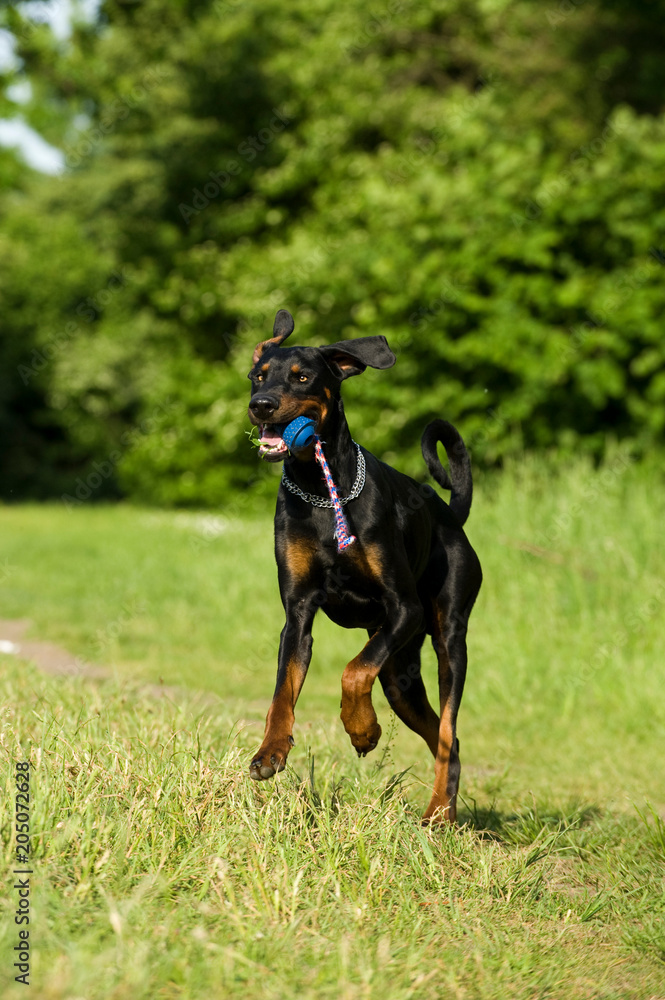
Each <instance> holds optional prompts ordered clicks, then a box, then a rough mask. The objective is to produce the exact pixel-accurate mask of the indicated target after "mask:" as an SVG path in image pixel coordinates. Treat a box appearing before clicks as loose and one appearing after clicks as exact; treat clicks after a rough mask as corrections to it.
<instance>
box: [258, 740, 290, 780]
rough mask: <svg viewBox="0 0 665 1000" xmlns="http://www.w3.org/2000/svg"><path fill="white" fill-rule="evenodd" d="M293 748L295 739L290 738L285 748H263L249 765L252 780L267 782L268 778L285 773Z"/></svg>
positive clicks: (274, 746)
mask: <svg viewBox="0 0 665 1000" xmlns="http://www.w3.org/2000/svg"><path fill="white" fill-rule="evenodd" d="M292 746H294V742H293V737H292V736H289V738H288V744H287V746H285V747H280V746H276V745H273V746H266V747H261V749H260V750H259V751H258V752H257V754H256V756H255V757H254V759H253V761H252V763H251V764H250V765H249V776H250V778H253V779H254V781H265V780H266V778H272V777H273V775H275V774H276V773H277V772H278V771H283V770H284V768H285V767H286V758H287V757H288V755H289V750H290V749H291V747H292Z"/></svg>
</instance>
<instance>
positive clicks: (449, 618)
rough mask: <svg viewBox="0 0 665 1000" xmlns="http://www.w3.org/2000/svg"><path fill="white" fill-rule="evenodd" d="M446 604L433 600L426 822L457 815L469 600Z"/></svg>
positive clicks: (452, 818)
mask: <svg viewBox="0 0 665 1000" xmlns="http://www.w3.org/2000/svg"><path fill="white" fill-rule="evenodd" d="M474 597H475V595H474ZM447 604H448V602H443V601H437V602H436V604H435V607H434V625H433V629H432V645H433V646H434V651H435V652H436V655H437V659H438V663H439V704H440V709H441V717H440V720H439V732H438V746H437V750H436V759H435V764H434V790H433V792H432V798H431V800H430V803H429V805H428V807H427V809H426V810H425V814H424V816H423V821H424V822H427V823H430V822H434V823H438V822H443V821H446V820H447V821H449V822H450V823H454V822H455V820H456V818H457V792H458V789H459V779H460V758H459V740H458V739H457V713H458V711H459V706H460V702H461V700H462V692H463V691H464V681H465V678H466V663H467V655H466V631H467V622H468V618H469V614H470V612H471V607H472V605H473V600H471V601H470V602H468V605H467V606H466V607H465V608H463V609H462V610H460V611H456V610H451V609H450V607H449V605H448V606H447Z"/></svg>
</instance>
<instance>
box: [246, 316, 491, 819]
mask: <svg viewBox="0 0 665 1000" xmlns="http://www.w3.org/2000/svg"><path fill="white" fill-rule="evenodd" d="M292 331H293V319H292V317H291V315H290V313H288V312H287V311H286V310H284V309H281V310H280V311H279V312H278V313H277V317H276V319H275V325H274V330H273V336H272V337H271V338H270V339H269V340H265V341H263V342H262V343H260V344H257V346H256V349H255V351H254V357H253V365H252V370H251V371H250V373H249V376H248V377H249V378H250V379H251V382H252V396H251V400H250V403H249V418H250V420H251V421H252V423H253V424H255V425H257V426H258V427H259V438H260V450H259V454H260V455H261V457H262V458H264V459H266V460H268V461H273V462H276V461H285V460H286V464H285V469H284V473H285V474H284V479H283V480H282V483H281V485H280V488H279V493H278V497H277V511H276V514H275V553H276V558H277V567H278V576H279V588H280V593H281V597H282V602H283V604H284V609H285V612H286V624H285V626H284V629H283V631H282V634H281V642H280V647H279V663H278V669H277V685H276V688H275V694H274V697H273V700H272V704H271V706H270V710H269V711H268V717H267V720H266V730H265V736H264V738H263V743H262V744H261V747H260V749H259V750H258V751H257V753H256V755H255V757H254V759H253V760H252V763H251V765H250V774H251V776H252V777H253V778H256V779H257V780H260V779H262V778H270V777H272V776H273V775H274V774H275V772H276V771H281V770H282V769H283V768H284V765H285V763H286V759H287V757H288V754H289V750H290V749H291V747H292V746H293V745H294V742H293V735H292V730H293V722H294V708H295V704H296V701H297V699H298V695H299V694H300V690H301V688H302V685H303V682H304V680H305V675H306V674H307V668H308V666H309V662H310V658H311V654H312V622H313V620H314V616H315V614H316V612H317V610H318V609H319V608H320V609H321V610H322V611H324V612H325V614H326V615H327V616H328V617H329V618H331V619H332V621H334V622H336V623H337V624H338V625H341V626H342V627H344V628H364V629H367V631H368V634H369V641H368V642H367V643H366V645H365V647H364V648H363V649H362V651H361V652H360V653H358V655H357V656H356V657H354V659H353V660H351V662H350V663H349V664H347V666H346V668H345V670H344V673H343V674H342V702H341V706H342V713H341V717H342V722H343V723H344V728H345V729H346V732H347V733H348V735H349V736H350V738H351V742H352V744H353V746H354V747H355V749H356V751H357V752H358V754H359V755H363V756H364V755H365V754H366V753H368V752H369V751H370V750H373V749H374V748H375V747H376V745H377V743H378V741H379V737H380V736H381V727H380V726H379V724H378V721H377V717H376V713H375V711H374V708H373V706H372V686H373V684H374V681H375V679H376V678H377V677H378V678H379V680H380V682H381V685H382V687H383V690H384V692H385V695H386V697H387V699H388V702H389V704H390V706H391V708H392V709H393V710H394V712H395V713H396V714H397V716H398V717H399V718H400V719H402V721H403V722H405V723H406V725H407V726H409V728H410V729H412V730H413V731H414V732H416V733H418V735H419V736H422V738H423V739H424V740H425V742H426V743H427V746H428V747H429V749H430V751H431V752H432V755H433V756H434V759H435V779H434V791H433V793H432V798H431V801H430V803H429V806H428V807H427V810H426V812H425V815H424V817H423V819H424V820H425V821H428V822H429V821H441V820H449V821H451V822H454V820H455V818H456V799H457V791H458V786H459V775H460V759H459V741H458V739H457V735H456V722H457V712H458V709H459V706H460V701H461V698H462V691H463V688H464V679H465V675H466V662H467V654H466V631H467V623H468V620H469V615H470V613H471V609H472V607H473V604H474V601H475V599H476V596H477V594H478V591H479V589H480V584H481V580H482V574H481V570H480V563H479V561H478V557H477V556H476V554H475V552H474V550H473V549H472V548H471V545H470V544H469V542H468V540H467V538H466V535H465V534H464V531H463V529H462V525H463V524H464V522H465V521H466V519H467V516H468V514H469V509H470V507H471V493H472V483H471V465H470V460H469V455H468V452H467V450H466V448H465V447H464V443H463V441H462V439H461V437H460V435H459V434H458V432H457V431H456V430H455V428H454V427H453V426H452V425H451V424H449V423H447V422H446V421H444V420H434V421H433V422H432V423H430V424H429V425H428V426H427V428H426V429H425V432H424V434H423V438H422V451H423V456H424V459H425V462H426V463H427V467H428V469H429V471H430V473H431V475H432V476H433V477H434V479H435V480H436V482H437V483H438V484H439V485H440V486H441V487H442V488H443V489H446V490H451V491H452V493H451V499H450V505H448V504H446V503H444V501H443V500H441V499H440V497H439V496H437V495H436V493H435V492H434V490H433V489H432V488H431V487H429V486H426V485H423V484H420V483H417V482H416V481H415V480H413V479H410V478H409V477H408V476H405V475H403V474H402V473H400V472H397V471H396V470H395V469H393V468H391V467H390V466H389V465H386V464H385V463H383V462H380V461H379V460H378V459H377V458H375V457H374V455H372V454H370V452H368V451H366V450H365V449H364V448H361V447H359V446H358V445H356V444H355V443H354V441H353V439H352V438H351V434H350V431H349V427H348V424H347V422H346V418H345V416H344V406H343V404H342V400H341V397H340V388H341V385H342V382H343V381H344V379H346V378H349V377H350V376H352V375H360V374H361V373H362V372H364V371H365V369H366V368H367V367H368V366H369V367H371V368H390V367H391V366H392V365H393V364H394V363H395V355H394V354H393V352H392V351H391V350H390V348H389V347H388V343H387V341H386V339H385V337H383V336H377V337H362V338H360V339H357V340H347V341H341V342H339V343H337V344H330V345H327V346H323V347H319V348H315V347H290V348H287V347H282V346H281V344H282V343H283V341H284V340H286V338H287V337H288V336H289V334H290V333H291V332H292ZM298 416H305V417H308V418H311V419H313V420H314V421H315V425H316V432H317V434H318V436H319V438H320V441H321V443H322V446H323V450H324V453H325V457H326V459H327V461H328V464H329V467H330V471H331V473H332V478H333V480H334V483H335V484H336V486H337V490H338V492H339V496H340V498H343V499H344V500H345V501H346V503H345V505H344V512H345V514H346V517H347V518H348V522H349V524H350V530H351V531H352V532H353V534H354V535H355V536H356V541H355V542H354V543H353V544H352V545H350V546H349V547H348V548H347V549H345V550H344V551H343V552H338V550H337V545H336V543H335V539H334V537H333V532H334V524H333V512H332V510H330V507H329V506H328V507H326V506H319V505H318V504H317V501H318V502H321V501H323V502H325V501H326V500H327V497H328V494H327V491H326V486H325V483H324V481H323V479H322V476H321V470H320V468H319V466H318V464H317V462H316V461H315V460H314V449H313V447H312V446H310V447H309V448H307V449H306V450H305V451H304V452H299V453H298V454H297V455H294V456H291V457H290V455H289V451H288V448H287V447H286V445H285V444H284V442H283V440H282V439H281V436H280V433H279V430H278V429H279V428H280V427H281V426H283V425H285V424H288V423H289V422H290V421H292V420H293V419H294V418H296V417H298ZM438 442H441V443H442V444H443V445H444V447H445V449H446V452H447V454H448V461H449V464H450V469H451V476H452V482H451V479H450V478H449V476H448V474H447V472H446V471H445V469H444V468H443V466H442V465H441V463H440V461H439V458H438V456H437V443H438ZM363 473H364V475H363ZM347 498H350V499H348V500H347ZM426 635H430V636H431V637H432V644H433V646H434V650H435V652H436V655H437V658H438V667H439V712H438V713H437V712H435V711H434V709H433V708H432V706H431V705H430V703H429V701H428V699H427V694H426V692H425V687H424V684H423V681H422V678H421V674H420V651H421V647H422V644H423V642H424V639H425V636H426Z"/></svg>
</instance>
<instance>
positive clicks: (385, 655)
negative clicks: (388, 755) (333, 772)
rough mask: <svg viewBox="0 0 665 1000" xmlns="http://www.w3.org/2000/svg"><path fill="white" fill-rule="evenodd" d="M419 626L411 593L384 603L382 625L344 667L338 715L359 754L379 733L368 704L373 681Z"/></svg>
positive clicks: (418, 607)
mask: <svg viewBox="0 0 665 1000" xmlns="http://www.w3.org/2000/svg"><path fill="white" fill-rule="evenodd" d="M422 627H423V608H422V604H421V603H420V601H419V600H418V598H417V596H416V595H415V594H414V595H411V596H410V597H409V598H408V599H402V600H401V601H400V600H398V601H390V602H388V603H387V607H386V620H385V622H384V624H383V625H382V626H381V627H380V628H379V629H377V631H376V632H375V633H374V634H373V635H372V636H371V637H370V639H369V641H368V642H367V643H366V645H365V647H364V648H363V650H362V652H360V653H358V655H357V656H356V657H354V659H353V660H351V662H350V663H348V664H347V665H346V667H345V668H344V673H343V674H342V712H341V718H342V722H343V723H344V728H345V730H346V731H347V733H348V735H349V737H350V738H351V743H352V744H353V746H354V747H355V749H356V752H357V753H358V756H359V757H364V756H365V754H367V753H369V752H370V750H373V749H374V747H375V746H376V745H377V743H378V742H379V738H380V736H381V726H380V725H379V720H378V719H377V717H376V712H375V711H374V706H373V705H372V686H373V684H374V681H375V680H376V678H377V677H378V675H379V673H380V671H381V668H382V667H383V665H384V664H385V663H387V662H388V660H389V659H390V657H391V656H393V655H394V654H395V653H396V652H397V651H398V650H400V649H401V648H402V646H404V645H405V644H406V643H407V642H408V641H409V639H411V638H412V637H413V636H414V635H416V634H417V633H418V632H419V631H420V630H421V629H422Z"/></svg>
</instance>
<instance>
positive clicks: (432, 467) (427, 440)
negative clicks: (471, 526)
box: [421, 420, 473, 524]
mask: <svg viewBox="0 0 665 1000" xmlns="http://www.w3.org/2000/svg"><path fill="white" fill-rule="evenodd" d="M439 441H440V442H441V444H442V445H443V447H444V448H445V449H446V454H447V456H448V462H449V464H450V473H451V475H450V476H449V475H448V473H447V472H446V470H445V469H444V467H443V466H442V465H441V462H440V460H439V456H438V455H437V453H436V446H437V444H438V443H439ZM421 448H422V450H423V458H424V459H425V462H426V463H427V468H428V469H429V471H430V475H432V476H433V477H434V479H436V481H437V483H438V484H439V486H441V487H442V488H443V489H444V490H451V496H450V509H451V510H452V512H453V514H455V515H456V517H457V519H458V521H459V522H460V524H464V522H465V521H466V519H467V517H468V516H469V511H470V510H471V498H472V496H473V480H472V478H471V459H470V458H469V453H468V451H467V450H466V446H465V444H464V441H462V438H461V435H460V434H459V432H458V431H457V430H456V428H455V427H453V425H452V424H449V423H448V421H447V420H433V421H432V422H431V423H430V424H428V425H427V427H426V428H425V430H424V431H423V436H422V440H421ZM451 476H452V481H451Z"/></svg>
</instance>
